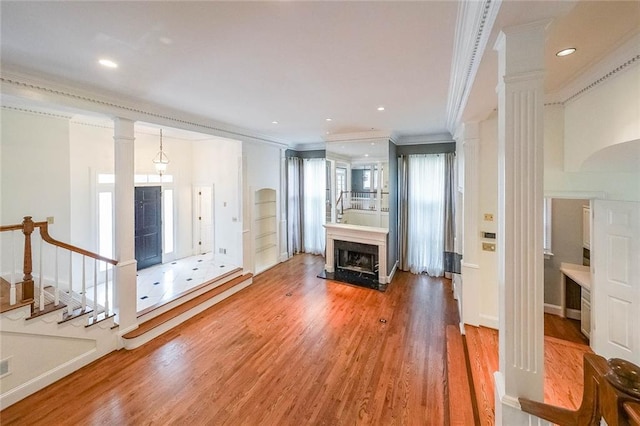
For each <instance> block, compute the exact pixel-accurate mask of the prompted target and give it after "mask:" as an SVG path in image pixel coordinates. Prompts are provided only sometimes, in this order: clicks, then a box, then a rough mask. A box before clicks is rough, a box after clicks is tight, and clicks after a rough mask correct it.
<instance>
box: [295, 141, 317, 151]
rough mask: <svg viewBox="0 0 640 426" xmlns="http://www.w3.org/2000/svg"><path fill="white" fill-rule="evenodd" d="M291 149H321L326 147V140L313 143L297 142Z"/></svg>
mask: <svg viewBox="0 0 640 426" xmlns="http://www.w3.org/2000/svg"><path fill="white" fill-rule="evenodd" d="M291 149H293V150H294V151H317V150H320V149H325V143H324V142H313V143H297V144H294V145H293V146H292V147H291Z"/></svg>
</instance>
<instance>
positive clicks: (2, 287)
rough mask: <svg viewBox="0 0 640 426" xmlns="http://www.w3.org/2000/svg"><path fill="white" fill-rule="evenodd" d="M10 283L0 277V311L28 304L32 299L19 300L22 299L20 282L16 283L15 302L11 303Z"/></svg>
mask: <svg viewBox="0 0 640 426" xmlns="http://www.w3.org/2000/svg"><path fill="white" fill-rule="evenodd" d="M10 292H11V283H10V282H8V281H7V280H5V279H4V278H1V277H0V313H3V312H8V311H11V310H14V309H18V308H21V307H23V306H28V305H30V304H31V303H32V302H33V299H30V300H27V301H25V302H21V301H20V299H22V283H17V284H16V304H15V305H11V304H10V303H9V302H10Z"/></svg>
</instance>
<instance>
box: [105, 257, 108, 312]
mask: <svg viewBox="0 0 640 426" xmlns="http://www.w3.org/2000/svg"><path fill="white" fill-rule="evenodd" d="M104 268H105V269H104V315H105V318H106V317H107V316H108V315H109V264H108V263H106V262H105V264H104Z"/></svg>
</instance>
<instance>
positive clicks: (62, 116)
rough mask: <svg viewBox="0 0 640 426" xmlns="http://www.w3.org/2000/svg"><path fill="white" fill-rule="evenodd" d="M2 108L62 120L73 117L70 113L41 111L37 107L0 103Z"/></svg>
mask: <svg viewBox="0 0 640 426" xmlns="http://www.w3.org/2000/svg"><path fill="white" fill-rule="evenodd" d="M2 109H6V110H9V111H17V112H22V113H26V114H34V115H40V116H43V117H51V118H60V119H62V120H71V119H72V118H73V116H72V115H71V114H62V113H56V112H49V111H41V110H39V109H38V108H22V107H19V106H11V105H2Z"/></svg>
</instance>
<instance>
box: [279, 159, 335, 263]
mask: <svg viewBox="0 0 640 426" xmlns="http://www.w3.org/2000/svg"><path fill="white" fill-rule="evenodd" d="M325 164H326V161H325V159H324V158H305V159H302V158H298V157H289V158H288V159H287V233H288V235H287V251H288V253H289V256H293V255H294V254H296V253H300V252H305V253H313V254H321V255H324V248H325V230H324V227H323V226H322V225H323V224H324V221H325V179H326V177H325V174H326V171H325V167H326V166H325Z"/></svg>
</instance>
